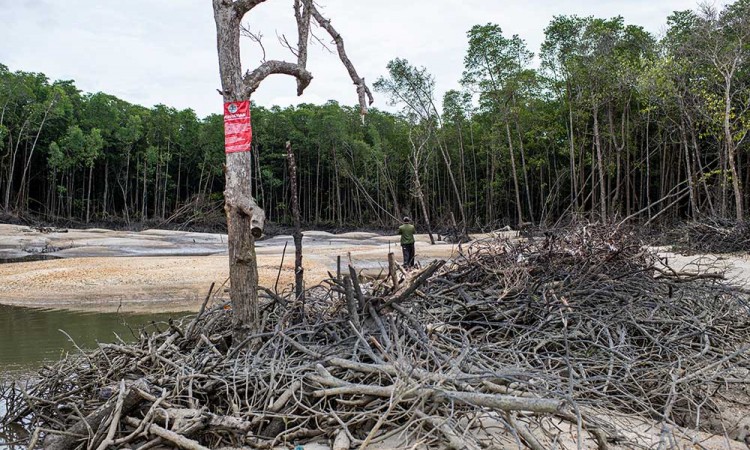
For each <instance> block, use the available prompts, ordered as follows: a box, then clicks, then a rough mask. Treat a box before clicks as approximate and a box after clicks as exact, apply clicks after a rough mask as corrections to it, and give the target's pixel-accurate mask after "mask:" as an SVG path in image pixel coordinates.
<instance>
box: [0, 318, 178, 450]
mask: <svg viewBox="0 0 750 450" xmlns="http://www.w3.org/2000/svg"><path fill="white" fill-rule="evenodd" d="M184 314H185V313H171V314H115V313H86V312H76V311H58V310H41V309H31V308H20V307H15V306H5V305H0V382H3V381H6V382H7V381H8V380H12V379H23V378H28V377H33V376H34V373H35V372H36V370H38V369H39V368H40V367H41V366H42V365H43V364H45V363H50V362H53V361H56V360H59V359H60V358H61V357H63V356H65V355H66V354H69V353H74V352H78V351H79V350H78V349H77V348H76V346H78V347H80V348H81V349H84V350H89V349H93V348H96V345H97V343H98V342H114V341H116V340H117V337H116V336H115V333H117V336H120V338H122V339H123V340H125V341H133V340H134V339H135V336H136V335H137V333H138V330H139V328H142V327H144V326H145V327H150V328H151V329H154V327H159V328H160V329H162V330H163V329H165V328H166V326H167V325H166V322H167V320H168V319H169V318H170V317H173V318H177V317H180V316H182V315H184ZM63 331H64V332H65V333H67V335H66V334H65V333H63ZM68 335H69V336H70V337H68ZM74 342H75V343H74ZM3 414H4V405H3V404H2V400H1V399H0V419H2V417H3ZM23 433H24V430H23V429H20V428H19V427H5V428H4V427H3V426H2V425H0V449H1V450H11V449H12V450H15V449H17V448H19V449H20V448H21V447H18V446H15V445H13V444H12V442H13V441H16V440H17V439H19V438H21V437H22V435H23ZM24 448H25V447H24Z"/></svg>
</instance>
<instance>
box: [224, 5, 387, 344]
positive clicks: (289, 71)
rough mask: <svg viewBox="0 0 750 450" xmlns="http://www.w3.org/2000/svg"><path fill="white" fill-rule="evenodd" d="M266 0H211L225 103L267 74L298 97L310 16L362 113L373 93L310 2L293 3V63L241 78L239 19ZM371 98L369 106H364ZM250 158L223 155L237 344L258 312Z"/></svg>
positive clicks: (258, 227) (306, 77)
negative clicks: (287, 83) (327, 39)
mask: <svg viewBox="0 0 750 450" xmlns="http://www.w3.org/2000/svg"><path fill="white" fill-rule="evenodd" d="M264 1H265V0H235V1H232V0H213V9H214V19H215V21H216V38H217V39H216V40H217V47H218V56H219V72H220V75H221V88H222V96H223V97H224V101H225V102H229V101H244V100H249V99H250V96H251V95H252V94H253V92H255V90H256V89H258V87H259V86H260V83H261V82H262V81H263V80H264V79H265V78H266V77H268V76H269V75H271V74H285V75H291V76H293V77H295V78H296V79H297V95H302V93H303V92H304V90H305V88H306V87H307V86H308V85H309V84H310V81H311V80H312V74H311V73H310V72H309V71H308V70H307V67H306V66H307V44H308V42H309V38H310V21H311V18H313V19H314V20H315V22H316V23H317V24H318V25H319V26H320V27H322V28H323V29H325V30H326V32H328V34H329V35H330V36H331V38H332V39H333V41H334V42H335V43H336V48H337V50H338V55H339V58H340V59H341V62H342V63H343V64H344V66H345V67H346V69H347V71H348V72H349V76H350V77H351V79H352V81H353V82H354V85H355V86H356V89H357V94H358V96H359V104H360V108H361V113H362V114H363V115H364V114H366V112H367V106H368V104H371V103H372V101H373V99H372V95H371V93H370V91H369V89H368V88H367V86H366V85H365V80H364V79H363V78H360V77H359V75H357V72H356V70H355V69H354V66H353V64H352V63H351V61H350V60H349V58H348V57H347V56H346V52H345V51H344V41H343V39H342V38H341V35H340V34H339V33H338V32H337V31H336V30H335V29H334V28H333V26H332V25H331V22H330V20H328V19H326V18H324V17H323V16H322V15H321V14H320V12H319V11H318V10H317V7H316V6H315V4H314V3H313V1H312V0H295V2H294V11H295V19H296V21H297V31H298V37H299V39H298V47H297V49H296V50H295V51H294V53H295V55H296V56H297V62H296V63H292V62H287V61H279V60H267V61H264V62H263V63H262V64H261V65H259V66H258V67H256V68H255V69H253V70H251V71H247V72H246V73H244V74H243V70H242V65H241V62H240V61H241V60H240V30H241V22H242V19H243V18H244V17H245V15H246V14H248V13H249V12H250V11H251V10H252V9H253V8H254V7H256V6H258V5H259V4H260V3H263V2H264ZM368 100H369V102H368ZM251 167H252V165H251V158H250V153H249V152H237V153H228V154H227V155H226V172H225V175H226V187H225V191H224V201H225V207H224V209H225V211H226V214H227V227H228V244H229V278H230V283H231V284H230V290H229V296H230V299H231V302H232V309H233V314H234V317H233V321H234V323H233V326H234V339H235V343H236V344H238V343H240V342H241V341H244V340H245V339H246V338H247V336H249V335H252V334H253V333H255V332H257V331H258V329H259V327H260V317H259V310H258V290H257V288H258V268H257V262H256V258H255V239H256V238H258V237H260V235H261V233H262V229H263V222H264V218H265V215H264V212H263V210H262V209H261V208H260V207H259V206H258V205H257V204H256V202H255V199H253V197H252V195H251V186H252V183H251V179H250V176H251V172H250V170H251Z"/></svg>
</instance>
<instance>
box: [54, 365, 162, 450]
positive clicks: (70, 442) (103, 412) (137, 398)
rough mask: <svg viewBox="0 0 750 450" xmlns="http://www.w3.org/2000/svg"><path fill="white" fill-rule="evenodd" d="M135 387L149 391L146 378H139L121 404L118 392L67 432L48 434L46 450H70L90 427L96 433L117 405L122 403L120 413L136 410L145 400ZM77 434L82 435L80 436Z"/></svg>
mask: <svg viewBox="0 0 750 450" xmlns="http://www.w3.org/2000/svg"><path fill="white" fill-rule="evenodd" d="M134 388H138V389H141V390H144V391H147V390H148V385H147V384H146V382H145V381H144V380H138V381H136V382H135V383H132V384H131V385H130V386H128V387H126V391H125V392H124V394H123V395H122V400H121V403H120V404H119V405H118V398H119V397H120V394H119V393H118V395H113V396H112V397H111V398H110V399H109V400H108V401H107V402H106V403H105V404H103V405H102V406H100V407H99V408H98V409H96V410H94V411H93V412H92V413H90V414H89V415H87V416H86V417H85V419H83V420H79V421H78V422H76V423H75V424H74V425H73V426H72V427H70V428H68V429H67V430H65V434H48V435H47V437H46V438H45V439H44V448H45V450H68V449H72V448H74V447H75V446H77V445H78V444H79V443H80V441H81V440H83V439H85V438H86V437H88V433H89V432H88V430H89V429H91V430H93V431H94V433H96V431H97V430H98V429H99V427H100V426H101V425H102V424H103V423H104V422H105V421H106V419H107V418H108V417H110V416H111V415H112V414H113V413H114V412H115V409H116V407H117V406H120V405H121V408H119V411H120V414H128V413H129V412H130V411H132V410H134V409H135V408H136V407H137V406H138V405H139V404H141V402H143V400H144V399H143V397H141V395H140V394H139V393H138V389H134ZM76 436H80V438H79V437H76Z"/></svg>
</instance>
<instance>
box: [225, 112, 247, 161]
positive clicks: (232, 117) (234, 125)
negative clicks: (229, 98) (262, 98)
mask: <svg viewBox="0 0 750 450" xmlns="http://www.w3.org/2000/svg"><path fill="white" fill-rule="evenodd" d="M252 140H253V127H252V126H251V125H250V102H249V101H248V100H245V101H243V102H225V103H224V151H225V152H226V153H236V152H249V151H250V143H251V142H252Z"/></svg>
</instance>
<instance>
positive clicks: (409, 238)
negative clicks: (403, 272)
mask: <svg viewBox="0 0 750 450" xmlns="http://www.w3.org/2000/svg"><path fill="white" fill-rule="evenodd" d="M416 232H417V230H416V229H415V228H414V225H412V223H411V219H410V218H408V217H404V224H403V225H401V226H400V227H398V234H399V235H401V251H402V252H403V254H404V267H406V268H412V267H414V234H415V233H416Z"/></svg>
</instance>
